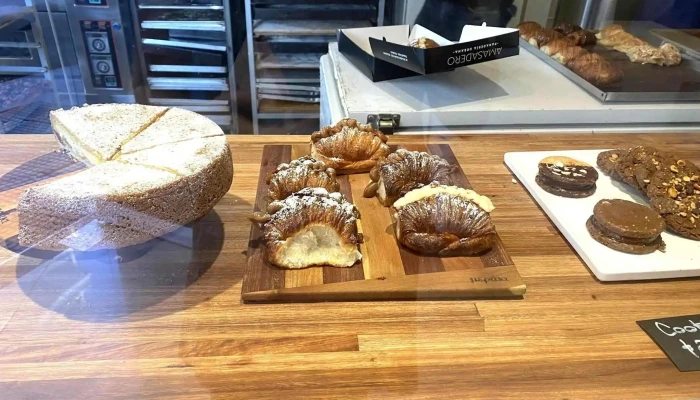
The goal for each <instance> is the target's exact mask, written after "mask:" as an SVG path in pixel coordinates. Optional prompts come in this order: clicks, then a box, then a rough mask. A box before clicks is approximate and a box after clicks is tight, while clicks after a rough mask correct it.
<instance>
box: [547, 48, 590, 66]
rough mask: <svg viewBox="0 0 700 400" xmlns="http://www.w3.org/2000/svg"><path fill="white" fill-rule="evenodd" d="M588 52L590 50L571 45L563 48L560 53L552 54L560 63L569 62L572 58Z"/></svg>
mask: <svg viewBox="0 0 700 400" xmlns="http://www.w3.org/2000/svg"><path fill="white" fill-rule="evenodd" d="M585 54H588V51H586V49H584V48H583V47H579V46H570V47H566V48H564V49H562V50H561V51H559V52H558V53H556V54H554V55H552V58H553V59H555V60H556V61H558V62H559V63H560V64H564V65H566V64H568V63H569V62H571V61H572V60H574V59H575V58H577V57H580V56H582V55H585Z"/></svg>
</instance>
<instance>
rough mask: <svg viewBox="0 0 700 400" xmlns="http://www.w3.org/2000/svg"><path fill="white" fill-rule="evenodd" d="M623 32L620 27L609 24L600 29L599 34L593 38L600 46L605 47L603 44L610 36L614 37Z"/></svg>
mask: <svg viewBox="0 0 700 400" xmlns="http://www.w3.org/2000/svg"><path fill="white" fill-rule="evenodd" d="M624 31H625V28H623V27H622V25H618V24H611V25H608V26H606V27H605V28H603V29H601V30H600V32H598V33H597V34H596V35H595V36H596V38H597V39H598V40H599V41H600V42H601V44H603V45H606V46H607V44H605V42H606V41H607V40H609V39H610V38H611V37H612V36H615V35H616V34H618V33H620V32H624Z"/></svg>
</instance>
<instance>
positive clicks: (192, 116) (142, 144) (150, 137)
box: [121, 108, 224, 154]
mask: <svg viewBox="0 0 700 400" xmlns="http://www.w3.org/2000/svg"><path fill="white" fill-rule="evenodd" d="M212 136H224V131H222V130H221V128H219V125H217V124H216V123H215V122H214V121H212V120H210V119H209V118H207V117H205V116H203V115H200V114H197V113H195V112H192V111H188V110H184V109H182V108H172V109H170V110H168V112H167V113H165V115H163V116H162V117H161V118H160V119H158V121H156V122H155V123H154V124H153V125H150V126H149V127H148V128H146V129H144V131H143V132H141V133H140V134H139V135H138V136H136V137H134V138H133V139H132V140H130V141H129V142H127V143H125V144H124V145H123V146H122V147H121V152H122V154H128V153H133V152H136V151H139V150H145V149H149V148H151V147H156V146H159V145H162V144H168V143H175V142H181V141H183V140H189V139H195V138H203V137H212Z"/></svg>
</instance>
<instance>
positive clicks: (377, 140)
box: [311, 118, 391, 174]
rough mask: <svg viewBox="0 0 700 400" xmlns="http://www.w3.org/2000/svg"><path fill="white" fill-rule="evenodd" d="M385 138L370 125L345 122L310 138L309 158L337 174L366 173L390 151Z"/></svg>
mask: <svg viewBox="0 0 700 400" xmlns="http://www.w3.org/2000/svg"><path fill="white" fill-rule="evenodd" d="M386 142H387V137H386V136H385V135H384V134H383V133H382V132H380V131H378V130H376V129H374V128H373V127H372V126H371V125H365V124H360V123H358V122H357V121H356V120H354V119H352V118H346V119H344V120H342V121H340V122H338V123H337V124H336V125H335V126H327V127H324V128H322V129H321V130H320V131H316V132H314V133H313V134H312V135H311V156H312V157H313V158H315V159H317V160H320V161H323V162H324V163H325V164H326V165H327V166H328V167H331V168H333V169H335V170H336V172H337V173H338V174H357V173H361V172H367V171H369V170H370V169H372V167H374V166H375V165H376V164H377V160H379V159H380V158H382V157H386V156H387V155H388V154H389V153H390V152H391V149H390V148H389V146H388V145H387V144H386Z"/></svg>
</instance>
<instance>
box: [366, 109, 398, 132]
mask: <svg viewBox="0 0 700 400" xmlns="http://www.w3.org/2000/svg"><path fill="white" fill-rule="evenodd" d="M367 123H368V124H370V125H372V127H373V128H374V129H376V130H378V131H381V132H382V133H383V134H385V135H393V134H394V131H395V130H396V129H398V127H399V124H400V123H401V115H399V114H369V115H368V116H367Z"/></svg>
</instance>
